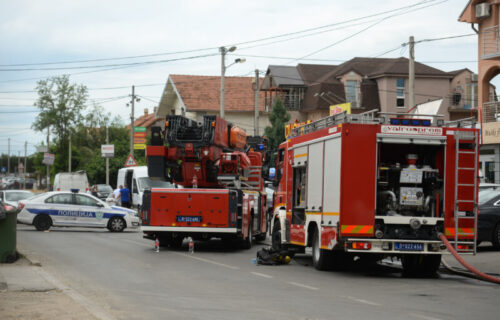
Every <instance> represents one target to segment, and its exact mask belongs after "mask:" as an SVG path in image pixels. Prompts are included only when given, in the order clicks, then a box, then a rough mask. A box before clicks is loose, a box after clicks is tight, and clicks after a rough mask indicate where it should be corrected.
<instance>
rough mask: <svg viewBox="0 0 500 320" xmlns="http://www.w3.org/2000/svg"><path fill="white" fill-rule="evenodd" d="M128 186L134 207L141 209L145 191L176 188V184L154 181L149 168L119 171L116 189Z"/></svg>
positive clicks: (142, 167) (129, 168) (131, 168)
mask: <svg viewBox="0 0 500 320" xmlns="http://www.w3.org/2000/svg"><path fill="white" fill-rule="evenodd" d="M120 186H124V187H125V186H128V188H129V190H130V194H131V195H132V197H131V198H132V206H133V207H136V208H139V207H140V206H141V205H142V194H143V193H144V189H151V188H175V184H173V183H170V182H168V181H163V180H152V179H151V178H150V177H149V176H148V167H147V166H140V167H128V168H121V169H120V170H118V179H117V181H116V187H117V188H119V187H120Z"/></svg>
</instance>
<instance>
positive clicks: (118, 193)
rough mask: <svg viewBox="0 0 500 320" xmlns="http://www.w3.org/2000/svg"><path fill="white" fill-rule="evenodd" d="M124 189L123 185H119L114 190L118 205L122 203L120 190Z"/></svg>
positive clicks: (114, 198) (114, 197)
mask: <svg viewBox="0 0 500 320" xmlns="http://www.w3.org/2000/svg"><path fill="white" fill-rule="evenodd" d="M121 189H123V186H122V185H120V186H117V187H116V189H115V190H114V191H113V200H115V203H116V205H117V206H121V205H122V203H121V201H120V190H121Z"/></svg>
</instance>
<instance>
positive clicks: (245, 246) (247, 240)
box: [241, 220, 253, 249]
mask: <svg viewBox="0 0 500 320" xmlns="http://www.w3.org/2000/svg"><path fill="white" fill-rule="evenodd" d="M252 222H253V221H252V220H250V223H249V224H248V237H246V238H245V239H244V240H243V243H242V245H241V247H242V248H243V249H250V248H252V237H253V235H252Z"/></svg>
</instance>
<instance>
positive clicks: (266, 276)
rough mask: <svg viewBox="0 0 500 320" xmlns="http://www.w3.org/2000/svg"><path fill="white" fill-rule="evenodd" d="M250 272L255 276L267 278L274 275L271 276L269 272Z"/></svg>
mask: <svg viewBox="0 0 500 320" xmlns="http://www.w3.org/2000/svg"><path fill="white" fill-rule="evenodd" d="M250 273H251V274H253V275H255V276H259V277H263V278H267V279H271V278H272V277H273V276H270V275H268V274H264V273H259V272H250Z"/></svg>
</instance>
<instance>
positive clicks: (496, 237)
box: [491, 223, 500, 249]
mask: <svg viewBox="0 0 500 320" xmlns="http://www.w3.org/2000/svg"><path fill="white" fill-rule="evenodd" d="M491 243H493V247H494V248H495V249H500V223H499V224H497V226H496V227H495V229H494V230H493V236H492V239H491Z"/></svg>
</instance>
